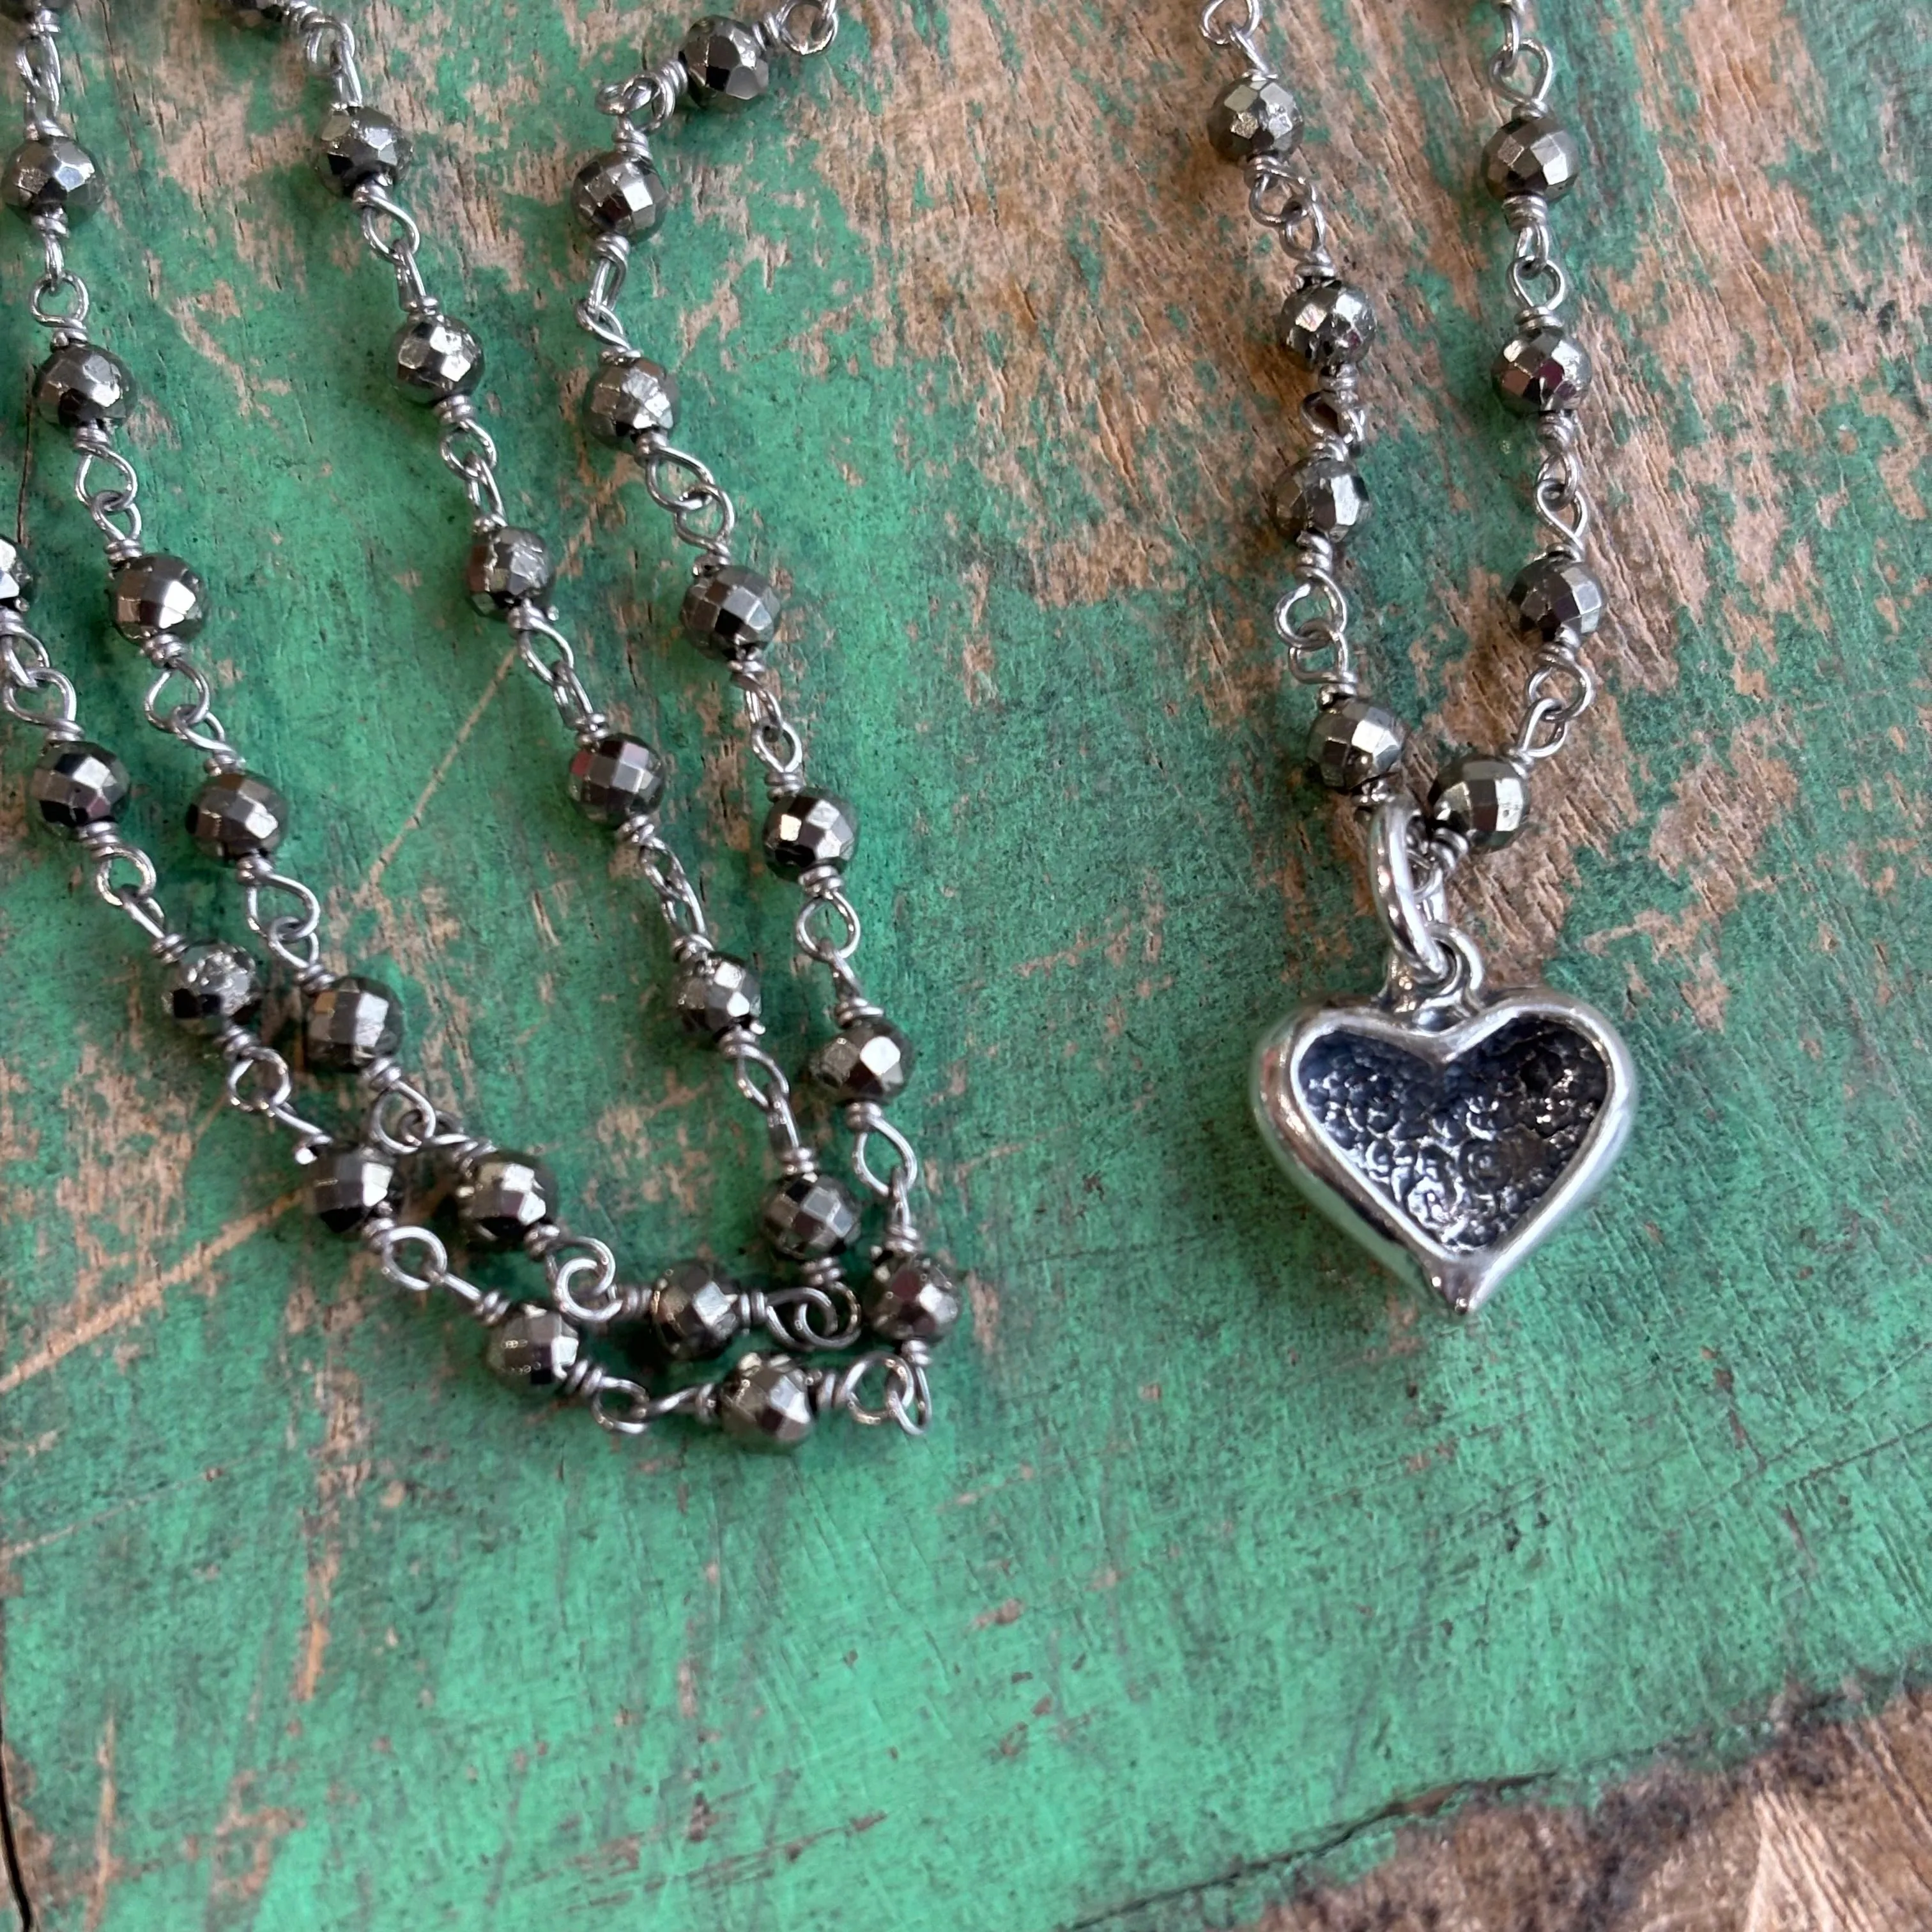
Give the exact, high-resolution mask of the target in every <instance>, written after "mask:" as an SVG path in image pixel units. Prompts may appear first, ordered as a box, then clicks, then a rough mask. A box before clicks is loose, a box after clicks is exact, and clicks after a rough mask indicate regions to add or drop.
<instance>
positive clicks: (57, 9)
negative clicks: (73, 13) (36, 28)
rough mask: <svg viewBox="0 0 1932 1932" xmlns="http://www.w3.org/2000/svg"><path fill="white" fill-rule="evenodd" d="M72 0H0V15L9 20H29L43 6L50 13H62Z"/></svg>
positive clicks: (71, 3) (70, 4)
mask: <svg viewBox="0 0 1932 1932" xmlns="http://www.w3.org/2000/svg"><path fill="white" fill-rule="evenodd" d="M72 5H74V0H0V16H5V18H7V20H31V19H32V18H33V17H34V15H35V14H36V13H39V12H40V10H41V9H42V8H43V7H44V8H45V9H46V11H47V12H48V13H65V12H66V11H67V10H68V8H69V7H71V6H72Z"/></svg>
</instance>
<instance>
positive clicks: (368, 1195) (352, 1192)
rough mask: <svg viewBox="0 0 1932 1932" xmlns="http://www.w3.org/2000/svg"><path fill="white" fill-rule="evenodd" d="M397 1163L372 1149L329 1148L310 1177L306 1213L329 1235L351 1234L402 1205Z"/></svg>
mask: <svg viewBox="0 0 1932 1932" xmlns="http://www.w3.org/2000/svg"><path fill="white" fill-rule="evenodd" d="M402 1193H403V1188H402V1178H401V1175H399V1174H398V1172H397V1169H396V1163H395V1161H393V1160H392V1159H391V1158H390V1157H389V1155H387V1154H383V1153H382V1152H380V1151H379V1150H377V1148H369V1147H352V1148H331V1149H330V1150H329V1152H328V1153H326V1154H323V1156H322V1157H320V1159H319V1160H317V1162H316V1164H315V1166H314V1169H312V1170H311V1173H310V1175H309V1182H308V1210H309V1212H310V1213H311V1214H313V1215H314V1217H315V1218H316V1219H317V1220H318V1221H320V1223H322V1225H323V1226H324V1227H325V1228H326V1229H329V1232H331V1233H332V1234H336V1235H353V1234H355V1233H356V1232H357V1231H358V1230H359V1229H362V1228H364V1227H366V1226H368V1223H370V1222H371V1221H372V1220H374V1219H375V1217H377V1215H378V1214H395V1211H396V1210H397V1208H398V1207H399V1206H400V1205H401V1202H402Z"/></svg>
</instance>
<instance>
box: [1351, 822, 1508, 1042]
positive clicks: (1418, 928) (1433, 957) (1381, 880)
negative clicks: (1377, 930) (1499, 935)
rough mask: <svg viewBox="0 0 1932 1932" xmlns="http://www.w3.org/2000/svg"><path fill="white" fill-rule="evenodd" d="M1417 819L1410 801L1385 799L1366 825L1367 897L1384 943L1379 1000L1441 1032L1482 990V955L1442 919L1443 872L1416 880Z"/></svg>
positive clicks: (1444, 906)
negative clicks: (1372, 902) (1386, 944)
mask: <svg viewBox="0 0 1932 1932" xmlns="http://www.w3.org/2000/svg"><path fill="white" fill-rule="evenodd" d="M1420 818H1421V812H1420V811H1419V810H1418V808H1417V805H1416V802H1415V797H1414V796H1413V795H1412V793H1408V792H1403V793H1399V794H1398V795H1397V796H1395V797H1393V798H1389V799H1384V800H1383V801H1382V803H1381V804H1379V805H1377V806H1376V808H1375V811H1374V813H1373V815H1372V816H1371V817H1370V820H1369V889H1370V892H1372V893H1373V895H1374V897H1375V901H1376V916H1377V917H1378V918H1379V919H1380V920H1381V921H1382V930H1383V931H1384V932H1386V933H1387V934H1388V937H1389V959H1388V972H1387V974H1386V976H1385V981H1384V997H1385V998H1386V999H1387V1000H1388V1002H1389V1004H1391V1007H1394V1009H1396V1010H1397V1011H1400V1012H1402V1013H1407V1014H1409V1015H1410V1016H1412V1017H1413V1018H1414V1019H1415V1021H1416V1022H1417V1023H1418V1024H1421V1025H1442V1024H1443V1022H1444V1021H1445V1019H1446V1018H1448V1017H1449V1016H1451V1015H1453V1014H1454V1013H1457V1012H1461V1011H1463V1010H1467V1009H1468V1008H1469V1007H1470V1006H1471V1004H1472V1002H1473V1001H1474V1000H1475V997H1476V995H1478V993H1480V992H1481V990H1482V985H1483V980H1484V967H1483V956H1482V953H1481V950H1480V949H1479V948H1478V946H1477V944H1476V942H1475V941H1474V940H1473V939H1472V938H1470V936H1469V934H1467V933H1466V932H1464V931H1463V929H1462V928H1461V927H1460V926H1454V925H1452V924H1451V922H1450V919H1449V903H1448V901H1449V881H1448V871H1447V869H1446V868H1444V867H1442V866H1440V865H1437V866H1434V867H1432V868H1431V869H1430V874H1429V877H1428V879H1427V882H1426V883H1424V884H1422V885H1420V886H1418V884H1417V883H1416V879H1415V856H1414V847H1415V829H1416V825H1417V822H1418V820H1419V819H1420Z"/></svg>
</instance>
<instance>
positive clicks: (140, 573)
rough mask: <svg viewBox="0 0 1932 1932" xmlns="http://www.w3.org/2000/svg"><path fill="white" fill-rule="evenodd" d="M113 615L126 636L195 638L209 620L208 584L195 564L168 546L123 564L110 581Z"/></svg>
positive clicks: (139, 638) (141, 641) (137, 640)
mask: <svg viewBox="0 0 1932 1932" xmlns="http://www.w3.org/2000/svg"><path fill="white" fill-rule="evenodd" d="M107 610H108V615H109V616H110V617H111V618H112V619H113V622H114V628H115V629H116V630H117V631H119V632H120V633H121V635H122V636H123V637H129V638H131V639H133V641H134V642H135V643H137V644H144V643H148V642H149V641H150V640H151V639H153V638H155V637H183V638H185V637H193V636H194V635H195V634H196V632H197V631H199V630H200V628H201V627H202V625H203V624H204V623H205V622H206V621H207V619H208V586H207V585H206V584H205V583H203V582H202V577H201V573H200V571H198V570H196V568H194V567H193V565H191V564H188V563H185V562H183V561H182V560H181V558H179V557H178V556H169V555H168V554H167V553H166V552H165V551H163V550H155V551H154V552H152V553H151V554H149V555H148V556H136V557H130V558H129V559H128V560H127V562H125V563H117V564H116V565H115V566H114V572H113V575H112V576H111V577H109V579H108V580H107Z"/></svg>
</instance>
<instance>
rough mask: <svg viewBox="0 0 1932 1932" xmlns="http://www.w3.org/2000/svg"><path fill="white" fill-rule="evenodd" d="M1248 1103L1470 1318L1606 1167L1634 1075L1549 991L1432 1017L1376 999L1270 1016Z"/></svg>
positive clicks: (1614, 1049)
mask: <svg viewBox="0 0 1932 1932" xmlns="http://www.w3.org/2000/svg"><path fill="white" fill-rule="evenodd" d="M1445 1017H1446V1016H1445ZM1253 1097H1254V1104H1255V1112H1256V1115H1257V1117H1258V1118H1259V1120H1260V1122H1261V1126H1262V1133H1264V1135H1265V1136H1266V1137H1267V1139H1268V1144H1269V1145H1270V1146H1271V1147H1272V1148H1274V1151H1275V1153H1276V1154H1277V1157H1279V1158H1280V1161H1281V1163H1282V1165H1283V1166H1284V1167H1286V1169H1287V1170H1288V1172H1289V1176H1290V1178H1292V1180H1293V1181H1295V1184H1296V1185H1297V1186H1298V1187H1299V1188H1301V1190H1302V1192H1303V1193H1304V1194H1306V1195H1307V1196H1308V1198H1309V1199H1310V1201H1311V1202H1313V1203H1314V1205H1316V1207H1318V1208H1320V1209H1321V1210H1322V1211H1323V1212H1324V1213H1325V1214H1327V1215H1328V1217H1330V1218H1331V1220H1334V1222H1335V1223H1337V1225H1339V1226H1340V1227H1341V1228H1343V1229H1344V1230H1346V1232H1348V1233H1349V1234H1350V1235H1352V1236H1353V1237H1354V1238H1355V1239H1356V1240H1357V1241H1359V1242H1361V1244H1362V1245H1363V1247H1365V1248H1367V1250H1369V1252H1370V1253H1371V1254H1373V1255H1374V1256H1376V1259H1378V1260H1379V1261H1380V1262H1382V1263H1383V1264H1384V1265H1385V1266H1387V1267H1388V1268H1391V1269H1393V1270H1394V1271H1395V1272H1396V1273H1397V1274H1399V1275H1401V1276H1403V1277H1404V1278H1405V1279H1406V1280H1410V1281H1412V1282H1416V1283H1421V1284H1424V1285H1426V1286H1428V1287H1430V1288H1433V1289H1434V1290H1435V1291H1436V1293H1437V1294H1439V1295H1441V1296H1442V1298H1443V1299H1444V1300H1445V1301H1447V1302H1448V1304H1449V1306H1450V1307H1451V1308H1453V1309H1454V1310H1456V1311H1457V1313H1459V1314H1466V1313H1469V1312H1470V1311H1471V1310H1474V1309H1476V1308H1479V1307H1481V1305H1482V1304H1483V1303H1484V1301H1486V1300H1487V1299H1488V1298H1489V1297H1490V1295H1493V1293H1494V1292H1496V1289H1497V1287H1498V1286H1499V1285H1500V1284H1501V1283H1502V1280H1503V1278H1504V1277H1505V1276H1506V1275H1507V1274H1508V1273H1509V1272H1510V1271H1511V1269H1512V1268H1515V1267H1516V1266H1517V1264H1518V1263H1519V1262H1522V1261H1523V1260H1524V1259H1526V1257H1527V1256H1529V1254H1530V1253H1532V1251H1533V1250H1535V1249H1536V1248H1537V1247H1540V1246H1541V1244H1542V1243H1543V1242H1544V1241H1547V1239H1548V1238H1549V1237H1550V1235H1553V1234H1554V1233H1555V1232H1556V1229H1558V1228H1559V1226H1561V1225H1562V1223H1563V1222H1564V1221H1565V1220H1567V1219H1568V1217H1570V1216H1571V1214H1574V1213H1575V1212H1576V1211H1577V1209H1578V1208H1580V1207H1581V1206H1582V1205H1583V1204H1584V1202H1586V1201H1587V1200H1588V1199H1589V1198H1590V1196H1591V1195H1592V1193H1594V1192H1595V1190H1596V1189H1597V1187H1598V1186H1599V1185H1600V1184H1601V1182H1602V1181H1603V1180H1604V1177H1605V1175H1607V1174H1608V1173H1609V1172H1610V1168H1611V1166H1612V1165H1613V1163H1614V1162H1615V1161H1616V1157H1617V1155H1618V1154H1619V1151H1621V1149H1622V1146H1623V1144H1624V1142H1625V1139H1626V1138H1627V1137H1628V1134H1629V1133H1630V1127H1631V1117H1632V1115H1633V1113H1634V1109H1635V1106H1636V1100H1637V1070H1636V1068H1635V1067H1634V1065H1633V1064H1632V1063H1631V1057H1630V1054H1629V1052H1628V1049H1626V1048H1625V1045H1624V1043H1623V1042H1622V1040H1620V1039H1619V1038H1618V1037H1617V1034H1616V1029H1615V1028H1613V1027H1612V1026H1611V1025H1610V1022H1609V1021H1608V1020H1607V1019H1604V1016H1603V1015H1602V1014H1601V1013H1598V1011H1597V1010H1596V1009H1595V1007H1591V1006H1589V1005H1586V1004H1585V1003H1584V1002H1583V1001H1581V1000H1574V999H1571V998H1568V996H1567V995H1564V994H1562V993H1557V992H1552V991H1551V990H1550V989H1549V988H1547V987H1544V986H1538V987H1531V988H1525V989H1520V990H1517V991H1514V992H1497V993H1494V994H1491V995H1488V996H1487V997H1485V998H1482V999H1481V1001H1480V1004H1471V1005H1470V1006H1469V1007H1466V1009H1465V1010H1464V1012H1463V1016H1462V1017H1460V1018H1456V1019H1454V1020H1453V1023H1451V1024H1446V1025H1430V1024H1427V1023H1426V1020H1424V1019H1421V1018H1419V1017H1418V1016H1417V1015H1416V1014H1415V1013H1414V1012H1413V1011H1412V1010H1404V1008H1403V1005H1402V1004H1401V1003H1400V1001H1392V1000H1391V999H1390V998H1388V997H1387V996H1385V998H1382V999H1380V1000H1365V1001H1357V1002H1352V1003H1342V1004H1331V1005H1325V1006H1319V1007H1306V1008H1304V1009H1303V1010H1302V1011H1301V1012H1300V1013H1297V1014H1295V1015H1294V1016H1292V1018H1290V1019H1288V1020H1286V1021H1284V1022H1283V1023H1282V1025H1280V1026H1279V1027H1277V1028H1276V1029H1275V1030H1274V1032H1273V1033H1271V1034H1269V1035H1268V1037H1267V1038H1266V1039H1265V1040H1263V1041H1262V1044H1261V1046H1260V1049H1259V1051H1258V1052H1257V1053H1256V1058H1255V1072H1254V1095H1253Z"/></svg>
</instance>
